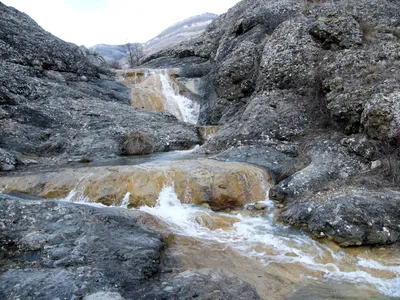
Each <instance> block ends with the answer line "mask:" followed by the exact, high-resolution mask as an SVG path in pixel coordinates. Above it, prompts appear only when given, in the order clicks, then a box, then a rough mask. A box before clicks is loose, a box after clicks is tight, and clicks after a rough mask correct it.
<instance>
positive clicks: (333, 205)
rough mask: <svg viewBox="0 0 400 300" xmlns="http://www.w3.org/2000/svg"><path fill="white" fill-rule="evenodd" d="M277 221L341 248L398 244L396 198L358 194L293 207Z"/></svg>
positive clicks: (392, 194)
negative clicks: (332, 241) (302, 228)
mask: <svg viewBox="0 0 400 300" xmlns="http://www.w3.org/2000/svg"><path fill="white" fill-rule="evenodd" d="M280 218H281V219H282V220H283V221H285V222H286V223H289V224H292V225H295V226H305V227H306V228H307V229H308V230H309V231H310V232H312V233H313V234H315V235H316V236H317V237H320V238H321V237H328V238H330V239H332V240H334V241H335V242H337V243H338V244H340V245H341V246H360V245H375V244H380V245H384V244H392V243H395V242H398V241H399V240H400V226H399V224H400V194H399V193H398V192H390V191H389V192H368V191H362V192H355V193H350V194H346V195H340V196H336V197H333V198H331V199H329V200H328V201H326V202H323V203H310V202H306V203H296V204H293V205H291V206H289V207H288V209H286V210H285V211H284V212H283V213H282V215H281V216H280Z"/></svg>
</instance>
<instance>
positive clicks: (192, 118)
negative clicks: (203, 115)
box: [153, 70, 200, 124]
mask: <svg viewBox="0 0 400 300" xmlns="http://www.w3.org/2000/svg"><path fill="white" fill-rule="evenodd" d="M153 72H155V73H156V74H157V75H158V76H159V77H160V80H161V84H162V93H163V95H164V97H165V104H166V108H167V111H169V112H170V113H171V114H173V115H174V116H175V117H177V118H178V119H180V120H182V121H184V122H188V123H191V124H196V123H197V121H198V119H199V114H200V105H199V104H198V103H197V102H195V101H193V100H190V99H188V98H186V97H184V96H182V95H179V93H177V92H176V91H175V89H174V87H173V85H174V83H173V82H172V81H171V79H170V76H169V74H168V70H158V71H153Z"/></svg>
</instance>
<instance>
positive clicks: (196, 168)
mask: <svg viewBox="0 0 400 300" xmlns="http://www.w3.org/2000/svg"><path fill="white" fill-rule="evenodd" d="M166 185H173V186H174V188H175V193H176V194H177V195H178V198H179V199H180V200H181V202H182V203H191V204H203V203H207V204H209V205H210V207H211V208H212V209H215V210H220V209H230V208H236V207H241V206H243V205H244V204H246V203H251V202H257V201H261V200H264V198H265V195H266V190H267V188H268V187H269V176H268V174H267V173H266V171H264V170H263V169H261V168H258V167H256V166H252V165H247V164H243V163H235V162H220V161H214V160H208V159H202V160H187V161H174V162H166V163H162V164H142V165H137V166H121V167H98V168H80V169H67V170H62V171H60V172H58V173H56V172H51V173H44V174H33V175H26V176H19V177H3V178H0V190H1V189H4V190H5V191H6V192H19V193H26V194H31V195H36V196H40V197H43V198H64V197H67V195H68V194H69V193H70V192H71V191H74V193H75V194H74V197H73V198H78V197H88V198H89V199H90V201H92V202H100V203H103V204H105V205H116V206H118V205H120V204H121V202H122V200H123V198H124V197H125V195H126V194H127V193H128V192H129V193H130V196H129V206H131V207H140V206H142V205H148V206H154V205H155V204H156V202H157V199H158V195H159V193H160V191H161V189H162V188H163V187H164V186H166Z"/></svg>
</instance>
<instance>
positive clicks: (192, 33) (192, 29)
mask: <svg viewBox="0 0 400 300" xmlns="http://www.w3.org/2000/svg"><path fill="white" fill-rule="evenodd" d="M216 17H217V15H215V14H211V13H204V14H201V15H198V16H194V17H190V18H188V19H185V20H183V21H181V22H178V23H176V24H174V25H172V26H170V27H168V28H167V29H165V30H164V31H163V32H161V33H160V34H159V35H157V36H156V37H154V38H152V39H151V40H149V41H148V42H146V43H144V44H142V47H143V51H144V55H149V54H152V53H154V52H157V51H160V50H162V49H166V48H168V47H171V46H174V45H176V44H178V43H180V42H182V41H185V40H188V39H191V38H193V37H196V36H198V35H199V34H201V33H202V32H203V31H204V30H205V29H206V27H207V26H208V25H209V24H210V23H211V21H212V20H214V19H215V18H216ZM90 49H91V50H93V51H95V52H97V53H99V54H100V55H101V56H102V57H103V58H104V59H105V60H106V61H107V63H113V62H115V61H118V62H120V63H121V64H122V65H123V64H124V59H125V58H126V52H127V49H126V46H125V45H106V44H99V45H95V46H93V47H91V48H90Z"/></svg>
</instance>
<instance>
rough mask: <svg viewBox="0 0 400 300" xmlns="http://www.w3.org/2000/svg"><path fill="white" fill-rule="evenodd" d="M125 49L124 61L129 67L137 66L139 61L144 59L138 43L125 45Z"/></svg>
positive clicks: (141, 48)
mask: <svg viewBox="0 0 400 300" xmlns="http://www.w3.org/2000/svg"><path fill="white" fill-rule="evenodd" d="M125 47H126V60H127V61H128V64H129V67H131V68H133V67H136V66H138V65H139V63H140V60H141V59H142V58H143V57H144V52H143V47H142V45H141V44H138V43H135V44H133V43H127V44H125Z"/></svg>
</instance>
